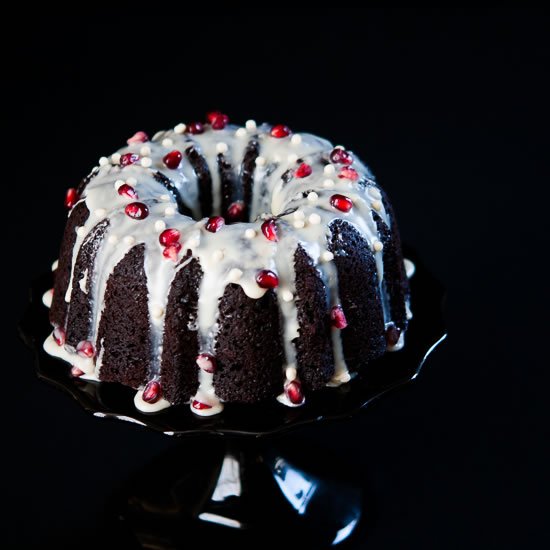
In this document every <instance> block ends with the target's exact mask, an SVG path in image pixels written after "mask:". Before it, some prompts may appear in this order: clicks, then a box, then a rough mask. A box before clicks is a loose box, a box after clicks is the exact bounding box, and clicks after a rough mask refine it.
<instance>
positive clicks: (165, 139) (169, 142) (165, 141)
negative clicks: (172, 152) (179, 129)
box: [162, 138, 174, 147]
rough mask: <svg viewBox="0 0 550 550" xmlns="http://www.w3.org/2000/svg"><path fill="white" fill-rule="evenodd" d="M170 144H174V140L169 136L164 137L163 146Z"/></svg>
mask: <svg viewBox="0 0 550 550" xmlns="http://www.w3.org/2000/svg"><path fill="white" fill-rule="evenodd" d="M172 145H174V142H173V141H172V140H171V139H170V138H164V139H163V140H162V146H163V147H172Z"/></svg>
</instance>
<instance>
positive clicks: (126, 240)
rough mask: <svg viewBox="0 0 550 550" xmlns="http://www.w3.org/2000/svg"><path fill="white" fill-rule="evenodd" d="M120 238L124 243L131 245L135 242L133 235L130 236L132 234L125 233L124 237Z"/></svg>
mask: <svg viewBox="0 0 550 550" xmlns="http://www.w3.org/2000/svg"><path fill="white" fill-rule="evenodd" d="M122 240H123V241H124V244H128V245H133V244H134V243H135V242H136V239H135V237H132V235H126V237H124V239H122Z"/></svg>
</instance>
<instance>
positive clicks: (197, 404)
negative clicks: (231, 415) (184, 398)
mask: <svg viewBox="0 0 550 550" xmlns="http://www.w3.org/2000/svg"><path fill="white" fill-rule="evenodd" d="M191 406H192V407H193V408H194V409H197V411H203V410H205V409H211V408H212V405H208V404H207V403H203V402H202V401H198V400H197V399H193V403H192V404H191Z"/></svg>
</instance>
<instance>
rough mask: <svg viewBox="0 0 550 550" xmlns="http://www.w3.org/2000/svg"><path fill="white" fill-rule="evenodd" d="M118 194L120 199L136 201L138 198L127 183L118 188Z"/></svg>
mask: <svg viewBox="0 0 550 550" xmlns="http://www.w3.org/2000/svg"><path fill="white" fill-rule="evenodd" d="M118 194H119V195H120V196H121V197H128V198H129V199H137V198H138V194H137V191H136V190H135V189H134V188H133V187H132V186H131V185H128V184H127V183H123V184H122V185H121V186H120V187H119V188H118Z"/></svg>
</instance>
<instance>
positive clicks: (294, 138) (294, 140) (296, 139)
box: [290, 134, 302, 145]
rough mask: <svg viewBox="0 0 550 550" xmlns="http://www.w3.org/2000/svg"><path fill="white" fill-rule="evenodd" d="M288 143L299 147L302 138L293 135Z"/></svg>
mask: <svg viewBox="0 0 550 550" xmlns="http://www.w3.org/2000/svg"><path fill="white" fill-rule="evenodd" d="M290 143H292V145H300V143H302V136H301V135H300V134H294V135H293V136H292V137H291V138H290Z"/></svg>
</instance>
